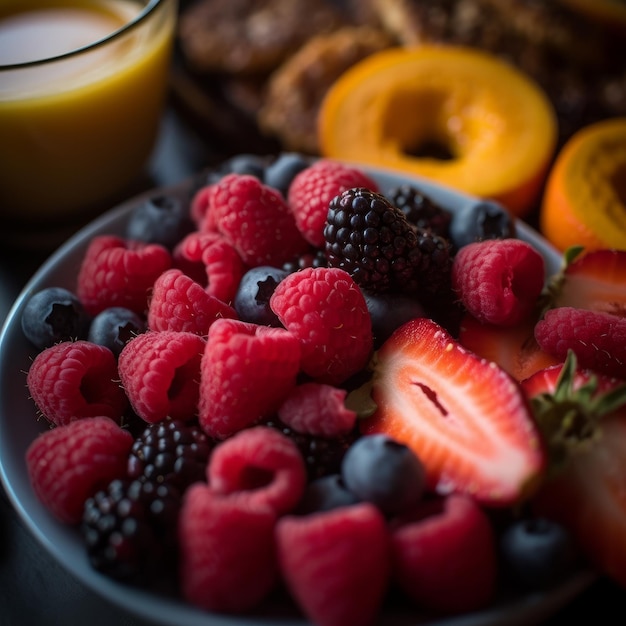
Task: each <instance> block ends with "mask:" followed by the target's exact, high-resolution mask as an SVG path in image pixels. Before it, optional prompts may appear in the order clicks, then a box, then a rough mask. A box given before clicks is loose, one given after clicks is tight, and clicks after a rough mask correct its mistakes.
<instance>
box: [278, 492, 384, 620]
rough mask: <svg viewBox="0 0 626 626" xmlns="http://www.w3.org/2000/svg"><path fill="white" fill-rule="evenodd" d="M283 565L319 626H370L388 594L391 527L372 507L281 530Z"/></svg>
mask: <svg viewBox="0 0 626 626" xmlns="http://www.w3.org/2000/svg"><path fill="white" fill-rule="evenodd" d="M276 542H277V548H278V561H279V566H280V570H281V573H282V576H283V578H284V579H285V582H286V584H287V587H288V588H289V590H290V591H291V594H292V596H293V597H294V599H295V600H296V602H297V603H298V605H299V606H300V608H301V609H302V611H303V612H304V613H305V615H306V617H307V618H308V619H310V620H311V622H313V623H315V624H318V625H319V626H344V625H345V624H350V625H351V626H367V625H368V624H372V623H373V621H374V617H375V616H376V615H377V614H378V612H379V610H380V608H381V605H382V601H383V598H384V595H385V591H386V590H387V585H388V580H389V571H390V565H389V563H390V560H389V546H388V542H389V538H388V534H387V526H386V523H385V520H384V518H383V516H382V514H381V513H380V512H379V511H378V509H376V507H374V506H373V505H371V504H366V503H363V504H354V505H352V506H343V507H339V508H335V509H333V510H331V511H327V512H320V513H315V514H313V515H306V516H303V517H295V516H286V517H283V518H281V519H280V520H279V521H278V524H277V527H276Z"/></svg>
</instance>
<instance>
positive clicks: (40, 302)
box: [21, 287, 89, 350]
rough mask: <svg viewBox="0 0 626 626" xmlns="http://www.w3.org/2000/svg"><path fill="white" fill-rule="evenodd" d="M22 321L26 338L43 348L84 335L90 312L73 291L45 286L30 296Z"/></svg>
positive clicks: (80, 337)
mask: <svg viewBox="0 0 626 626" xmlns="http://www.w3.org/2000/svg"><path fill="white" fill-rule="evenodd" d="M21 324H22V331H23V332H24V335H25V336H26V338H27V339H28V340H29V341H30V342H31V343H32V344H33V345H34V346H35V347H36V348H38V349H39V350H43V349H44V348H49V347H50V346H53V345H54V344H55V343H59V342H61V341H75V340H76V339H85V335H86V334H87V329H88V328H89V316H88V315H87V313H86V312H85V309H84V307H83V305H82V303H81V302H80V300H79V299H78V298H77V297H76V295H75V294H74V293H72V292H71V291H68V290H67V289H62V288H61V287H48V288H46V289H42V290H41V291H38V292H37V293H35V294H33V295H32V296H31V297H30V298H29V300H28V302H27V303H26V306H25V307H24V312H23V313H22V319H21Z"/></svg>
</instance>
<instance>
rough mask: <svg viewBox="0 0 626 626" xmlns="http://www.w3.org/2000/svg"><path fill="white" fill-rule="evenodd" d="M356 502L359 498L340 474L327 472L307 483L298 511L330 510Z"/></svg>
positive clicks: (303, 513) (301, 512)
mask: <svg viewBox="0 0 626 626" xmlns="http://www.w3.org/2000/svg"><path fill="white" fill-rule="evenodd" d="M357 502H360V500H359V498H358V497H357V496H356V495H355V494H354V493H352V492H351V491H350V490H349V489H348V488H347V487H346V485H345V484H344V482H343V480H342V478H341V476H340V475H339V474H329V475H328V476H323V477H322V478H317V479H316V480H313V481H311V482H310V483H309V485H308V486H307V488H306V491H305V492H304V496H303V497H302V500H301V501H300V504H299V505H298V513H300V514H302V515H307V514H309V513H316V512H321V511H331V510H332V509H336V508H339V507H341V506H350V505H352V504H356V503H357Z"/></svg>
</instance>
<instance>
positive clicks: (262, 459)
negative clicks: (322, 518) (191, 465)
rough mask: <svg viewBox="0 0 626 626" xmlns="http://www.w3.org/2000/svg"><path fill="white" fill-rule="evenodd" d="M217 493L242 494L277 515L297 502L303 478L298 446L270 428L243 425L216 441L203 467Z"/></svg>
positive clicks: (304, 471)
mask: <svg viewBox="0 0 626 626" xmlns="http://www.w3.org/2000/svg"><path fill="white" fill-rule="evenodd" d="M207 477H208V480H209V485H210V487H211V489H212V490H213V491H215V492H216V493H219V494H220V495H230V494H234V493H241V494H245V497H246V499H247V500H248V501H249V503H250V506H253V507H255V506H257V505H258V506H269V507H270V508H271V509H272V510H273V511H275V512H276V514H277V515H282V514H284V513H288V512H290V511H292V510H293V509H294V507H295V506H296V504H298V502H299V500H300V498H301V497H302V495H303V493H304V488H305V486H306V481H307V473H306V467H305V465H304V459H303V458H302V455H301V454H300V450H299V449H298V446H297V445H296V444H295V443H294V442H293V441H292V440H291V439H289V437H287V436H285V435H283V434H282V433H280V432H279V431H277V430H276V429H274V428H269V427H267V426H255V427H253V428H246V429H245V430H242V431H240V432H238V433H237V434H235V435H233V436H232V437H231V438H230V439H227V440H226V441H224V442H223V443H221V444H219V445H218V446H217V448H215V450H214V451H213V454H212V455H211V459H210V462H209V466H208V468H207Z"/></svg>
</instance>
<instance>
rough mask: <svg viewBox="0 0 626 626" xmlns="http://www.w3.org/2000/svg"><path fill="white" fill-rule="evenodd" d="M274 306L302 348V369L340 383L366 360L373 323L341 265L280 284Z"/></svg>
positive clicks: (300, 274)
mask: <svg viewBox="0 0 626 626" xmlns="http://www.w3.org/2000/svg"><path fill="white" fill-rule="evenodd" d="M270 307H271V308H272V310H273V311H274V312H275V313H276V315H278V318H279V319H280V321H281V322H282V323H283V325H284V326H285V328H287V329H288V330H289V332H291V333H292V334H293V335H295V336H296V337H297V338H298V339H299V340H300V344H301V346H302V363H301V367H302V370H303V371H304V372H305V373H306V374H308V375H309V376H311V377H312V378H314V379H315V380H316V381H318V382H322V383H328V384H330V385H338V384H340V383H342V382H343V381H345V380H346V379H347V378H348V377H349V376H351V375H352V374H355V373H356V372H358V371H359V370H361V369H362V368H363V367H365V365H366V364H367V361H368V359H369V357H370V352H371V350H372V345H373V338H372V323H371V320H370V315H369V312H368V310H367V305H366V303H365V298H364V297H363V294H362V293H361V290H360V289H359V287H358V286H357V285H356V284H355V282H354V280H352V278H351V277H350V276H349V275H348V274H347V273H346V272H344V271H343V270H340V269H337V268H324V267H320V268H308V269H304V270H301V271H299V272H296V273H295V274H290V275H289V276H287V277H286V278H285V279H284V280H283V281H282V282H281V283H279V285H278V286H277V287H276V289H275V291H274V293H273V294H272V297H271V298H270Z"/></svg>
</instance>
